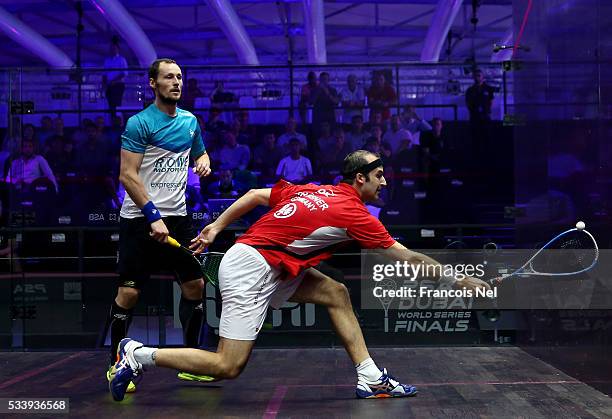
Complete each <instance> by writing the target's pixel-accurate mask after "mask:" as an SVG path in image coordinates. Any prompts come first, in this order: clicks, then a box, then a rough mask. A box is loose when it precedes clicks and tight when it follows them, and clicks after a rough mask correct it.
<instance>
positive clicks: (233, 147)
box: [214, 131, 251, 170]
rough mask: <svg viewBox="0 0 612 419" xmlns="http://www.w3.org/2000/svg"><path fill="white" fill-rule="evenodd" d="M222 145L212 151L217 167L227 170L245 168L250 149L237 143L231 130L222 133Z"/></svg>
mask: <svg viewBox="0 0 612 419" xmlns="http://www.w3.org/2000/svg"><path fill="white" fill-rule="evenodd" d="M223 140H224V143H225V144H224V146H223V148H221V150H219V151H218V152H215V153H214V157H215V160H216V161H217V167H219V168H221V169H229V170H245V169H246V168H247V166H248V165H249V161H250V160H251V151H250V150H249V148H248V147H247V146H245V145H242V144H238V142H237V141H236V135H235V134H234V133H233V132H232V131H225V133H224V134H223Z"/></svg>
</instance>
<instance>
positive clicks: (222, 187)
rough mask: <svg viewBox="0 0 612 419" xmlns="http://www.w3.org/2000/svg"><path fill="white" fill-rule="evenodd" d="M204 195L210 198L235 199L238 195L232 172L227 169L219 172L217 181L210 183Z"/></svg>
mask: <svg viewBox="0 0 612 419" xmlns="http://www.w3.org/2000/svg"><path fill="white" fill-rule="evenodd" d="M206 193H207V194H208V196H209V197H210V198H235V197H237V196H238V195H239V192H238V189H237V187H236V185H235V183H234V175H233V172H232V171H231V170H229V169H221V170H219V180H218V181H216V182H212V183H211V184H209V185H208V188H206Z"/></svg>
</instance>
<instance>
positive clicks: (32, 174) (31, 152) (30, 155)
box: [6, 139, 58, 192]
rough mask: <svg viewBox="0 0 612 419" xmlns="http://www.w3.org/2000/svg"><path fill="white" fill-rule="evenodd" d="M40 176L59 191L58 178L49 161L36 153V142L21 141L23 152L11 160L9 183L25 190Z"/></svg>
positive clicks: (7, 179)
mask: <svg viewBox="0 0 612 419" xmlns="http://www.w3.org/2000/svg"><path fill="white" fill-rule="evenodd" d="M39 178H45V179H47V180H48V181H49V182H50V183H52V184H53V186H54V187H55V191H56V192H57V191H58V186H57V180H56V178H55V175H54V174H53V171H52V170H51V167H49V163H48V162H47V160H45V158H44V157H43V156H41V155H39V154H36V153H35V144H34V142H33V141H32V140H26V139H24V140H23V141H21V154H20V155H19V157H17V158H16V159H14V160H13V161H12V162H11V166H10V168H9V171H8V175H7V178H6V181H7V183H11V184H13V185H15V187H16V188H17V189H21V190H23V189H24V188H27V187H29V186H30V185H31V184H32V182H34V181H35V180H37V179H39Z"/></svg>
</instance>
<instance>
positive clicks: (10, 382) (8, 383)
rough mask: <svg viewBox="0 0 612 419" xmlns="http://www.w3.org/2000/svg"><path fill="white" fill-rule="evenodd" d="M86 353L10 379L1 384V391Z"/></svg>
mask: <svg viewBox="0 0 612 419" xmlns="http://www.w3.org/2000/svg"><path fill="white" fill-rule="evenodd" d="M84 353H85V352H77V353H76V354H72V355H70V356H67V357H66V358H63V359H60V360H59V361H55V362H54V363H52V364H49V365H47V366H44V367H40V368H37V369H35V370H31V371H28V372H26V373H24V374H21V375H18V376H17V377H14V378H12V379H10V380H8V381H5V382H4V383H2V384H0V390H2V389H5V388H7V387H9V386H11V385H13V384H15V383H18V382H20V381H23V380H27V379H28V378H32V377H34V376H36V375H38V374H42V373H43V372H45V371H49V370H50V369H53V368H55V367H57V366H59V365H62V364H65V363H66V362H68V361H71V360H73V359H74V358H78V357H80V356H81V355H83V354H84Z"/></svg>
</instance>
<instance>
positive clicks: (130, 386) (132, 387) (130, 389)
mask: <svg viewBox="0 0 612 419" xmlns="http://www.w3.org/2000/svg"><path fill="white" fill-rule="evenodd" d="M106 380H107V381H108V382H109V383H110V380H111V379H110V371H108V370H107V371H106ZM125 392H126V393H134V392H136V384H134V382H133V381H130V384H128V387H127V390H125Z"/></svg>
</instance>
